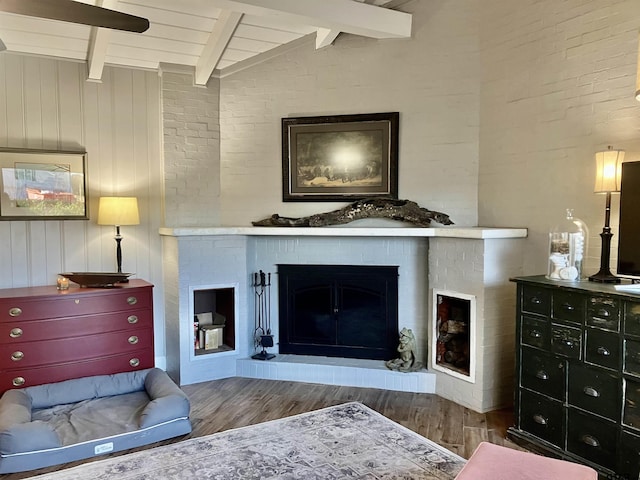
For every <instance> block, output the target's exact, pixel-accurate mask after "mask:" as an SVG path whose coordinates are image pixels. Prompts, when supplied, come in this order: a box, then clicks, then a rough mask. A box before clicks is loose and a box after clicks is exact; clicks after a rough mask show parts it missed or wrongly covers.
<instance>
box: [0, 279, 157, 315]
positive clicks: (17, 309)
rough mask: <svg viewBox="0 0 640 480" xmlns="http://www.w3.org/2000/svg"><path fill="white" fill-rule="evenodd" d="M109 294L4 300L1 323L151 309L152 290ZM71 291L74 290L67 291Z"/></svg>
mask: <svg viewBox="0 0 640 480" xmlns="http://www.w3.org/2000/svg"><path fill="white" fill-rule="evenodd" d="M105 291H106V292H108V294H106V293H100V292H98V293H83V292H82V289H78V292H74V293H64V292H60V293H59V294H58V295H57V296H48V297H23V298H13V299H7V298H0V322H12V323H13V322H15V321H16V320H19V321H25V320H40V319H50V318H60V317H72V316H76V315H93V314H99V313H107V312H119V311H123V310H130V309H131V308H151V306H152V300H151V298H152V291H151V288H150V287H149V288H127V289H122V291H118V292H114V290H112V289H105ZM67 292H71V290H67Z"/></svg>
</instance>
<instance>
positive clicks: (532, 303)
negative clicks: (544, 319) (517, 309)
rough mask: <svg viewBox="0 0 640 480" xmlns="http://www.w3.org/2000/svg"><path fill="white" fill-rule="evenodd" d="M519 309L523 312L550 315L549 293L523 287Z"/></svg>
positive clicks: (533, 287) (537, 288)
mask: <svg viewBox="0 0 640 480" xmlns="http://www.w3.org/2000/svg"><path fill="white" fill-rule="evenodd" d="M521 308H522V311H523V312H528V313H537V314H538V315H545V316H549V314H550V313H551V292H550V291H549V290H548V289H546V288H539V287H535V286H532V285H523V286H522V298H521Z"/></svg>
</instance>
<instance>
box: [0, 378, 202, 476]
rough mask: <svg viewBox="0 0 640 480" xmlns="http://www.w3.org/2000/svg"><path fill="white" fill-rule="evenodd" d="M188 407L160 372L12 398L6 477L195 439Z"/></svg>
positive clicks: (2, 404)
mask: <svg viewBox="0 0 640 480" xmlns="http://www.w3.org/2000/svg"><path fill="white" fill-rule="evenodd" d="M189 410H190V405H189V399H188V398H187V396H186V395H185V394H184V392H182V390H180V388H179V387H178V386H177V385H176V384H175V383H173V381H172V380H171V379H170V378H169V376H168V375H167V374H166V373H165V372H164V371H162V370H160V369H158V368H151V369H148V370H142V371H138V372H127V373H118V374H115V375H100V376H94V377H85V378H78V379H74V380H67V381H65V382H58V383H50V384H46V385H38V386H35V387H28V388H24V389H20V390H8V391H6V392H5V393H4V394H3V395H2V398H0V473H12V472H21V471H25V470H33V469H36V468H42V467H48V466H50V465H56V464H60V463H66V462H72V461H75V460H80V459H83V458H89V457H94V456H96V455H102V454H106V453H110V452H117V451H120V450H126V449H129V448H133V447H138V446H140V445H146V444H149V443H153V442H158V441H160V440H165V439H167V438H171V437H175V436H178V435H184V434H187V433H189V432H191V422H190V420H189Z"/></svg>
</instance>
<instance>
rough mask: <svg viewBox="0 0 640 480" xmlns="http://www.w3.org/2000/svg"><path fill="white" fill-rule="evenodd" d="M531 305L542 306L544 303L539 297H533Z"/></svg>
mask: <svg viewBox="0 0 640 480" xmlns="http://www.w3.org/2000/svg"><path fill="white" fill-rule="evenodd" d="M531 303H533V304H534V305H540V304H541V303H542V300H540V299H539V298H538V297H531Z"/></svg>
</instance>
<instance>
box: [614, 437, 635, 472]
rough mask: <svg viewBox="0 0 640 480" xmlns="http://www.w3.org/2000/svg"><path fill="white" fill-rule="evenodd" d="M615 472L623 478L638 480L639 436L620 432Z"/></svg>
mask: <svg viewBox="0 0 640 480" xmlns="http://www.w3.org/2000/svg"><path fill="white" fill-rule="evenodd" d="M616 472H618V473H619V474H620V475H622V476H623V477H624V478H640V436H638V435H634V434H632V433H631V432H627V431H624V430H623V431H622V434H621V435H620V448H619V450H618V466H617V468H616Z"/></svg>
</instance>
